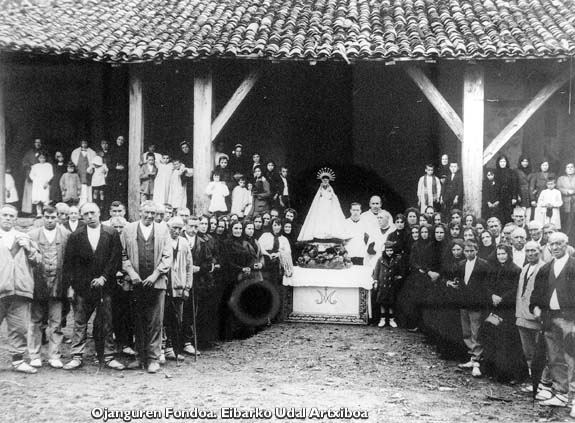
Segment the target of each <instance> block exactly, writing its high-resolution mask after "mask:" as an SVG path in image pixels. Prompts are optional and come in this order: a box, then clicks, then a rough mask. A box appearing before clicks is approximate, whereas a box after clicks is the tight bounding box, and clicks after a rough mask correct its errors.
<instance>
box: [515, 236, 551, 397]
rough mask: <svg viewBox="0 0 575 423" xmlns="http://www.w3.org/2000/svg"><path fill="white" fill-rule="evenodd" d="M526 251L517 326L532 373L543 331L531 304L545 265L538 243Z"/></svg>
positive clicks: (521, 275)
mask: <svg viewBox="0 0 575 423" xmlns="http://www.w3.org/2000/svg"><path fill="white" fill-rule="evenodd" d="M524 250H525V257H526V259H527V264H526V265H525V266H523V269H522V270H521V274H520V275H519V284H518V286H517V300H516V303H515V317H516V318H517V320H516V321H515V324H516V325H517V329H518V330H519V336H520V337H521V346H522V349H523V354H524V355H525V360H526V361H527V367H528V368H529V372H531V363H532V361H533V357H534V356H535V346H536V345H537V341H538V337H539V333H540V331H541V322H540V321H539V319H537V318H535V316H534V315H533V314H532V313H531V312H530V311H529V303H530V301H531V293H532V292H533V287H534V285H535V278H536V277H537V274H538V273H539V270H540V269H541V267H542V266H543V265H544V264H545V263H544V262H543V260H541V246H540V245H539V243H537V241H534V240H531V241H528V242H527V243H526V244H525V248H524ZM522 390H523V391H525V392H531V391H532V385H531V384H527V385H526V386H525V387H524V388H522Z"/></svg>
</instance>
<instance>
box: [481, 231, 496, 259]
mask: <svg viewBox="0 0 575 423" xmlns="http://www.w3.org/2000/svg"><path fill="white" fill-rule="evenodd" d="M478 245H479V249H478V251H477V257H479V258H482V259H483V260H492V258H493V256H494V254H495V238H494V237H493V235H492V234H491V232H489V231H483V232H481V234H480V235H479V244H478Z"/></svg>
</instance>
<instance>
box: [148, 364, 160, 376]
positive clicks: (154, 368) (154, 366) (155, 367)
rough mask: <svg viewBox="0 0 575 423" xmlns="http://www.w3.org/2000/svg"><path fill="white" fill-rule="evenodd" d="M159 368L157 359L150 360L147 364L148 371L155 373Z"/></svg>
mask: <svg viewBox="0 0 575 423" xmlns="http://www.w3.org/2000/svg"><path fill="white" fill-rule="evenodd" d="M158 370H160V364H159V363H158V362H157V361H151V362H150V364H148V373H157V372H158Z"/></svg>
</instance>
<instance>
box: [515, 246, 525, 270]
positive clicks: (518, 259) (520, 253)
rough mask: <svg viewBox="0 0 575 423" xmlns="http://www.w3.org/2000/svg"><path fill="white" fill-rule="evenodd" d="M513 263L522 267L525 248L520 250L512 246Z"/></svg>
mask: <svg viewBox="0 0 575 423" xmlns="http://www.w3.org/2000/svg"><path fill="white" fill-rule="evenodd" d="M513 263H515V264H516V265H517V266H519V267H523V265H524V264H525V248H523V249H521V250H516V249H515V248H513Z"/></svg>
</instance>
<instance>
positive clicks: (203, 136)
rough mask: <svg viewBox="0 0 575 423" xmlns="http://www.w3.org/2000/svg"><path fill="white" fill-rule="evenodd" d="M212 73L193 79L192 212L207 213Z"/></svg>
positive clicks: (210, 161)
mask: <svg viewBox="0 0 575 423" xmlns="http://www.w3.org/2000/svg"><path fill="white" fill-rule="evenodd" d="M212 87H213V82H212V72H211V70H209V69H206V70H203V71H202V73H200V74H198V75H196V76H195V77H194V178H193V183H194V202H193V209H194V210H193V212H194V214H196V215H198V214H201V213H206V212H207V211H208V205H209V201H208V198H207V196H206V194H204V192H205V190H206V186H207V185H208V183H209V182H210V174H211V172H212V170H213V165H214V161H213V159H212Z"/></svg>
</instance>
